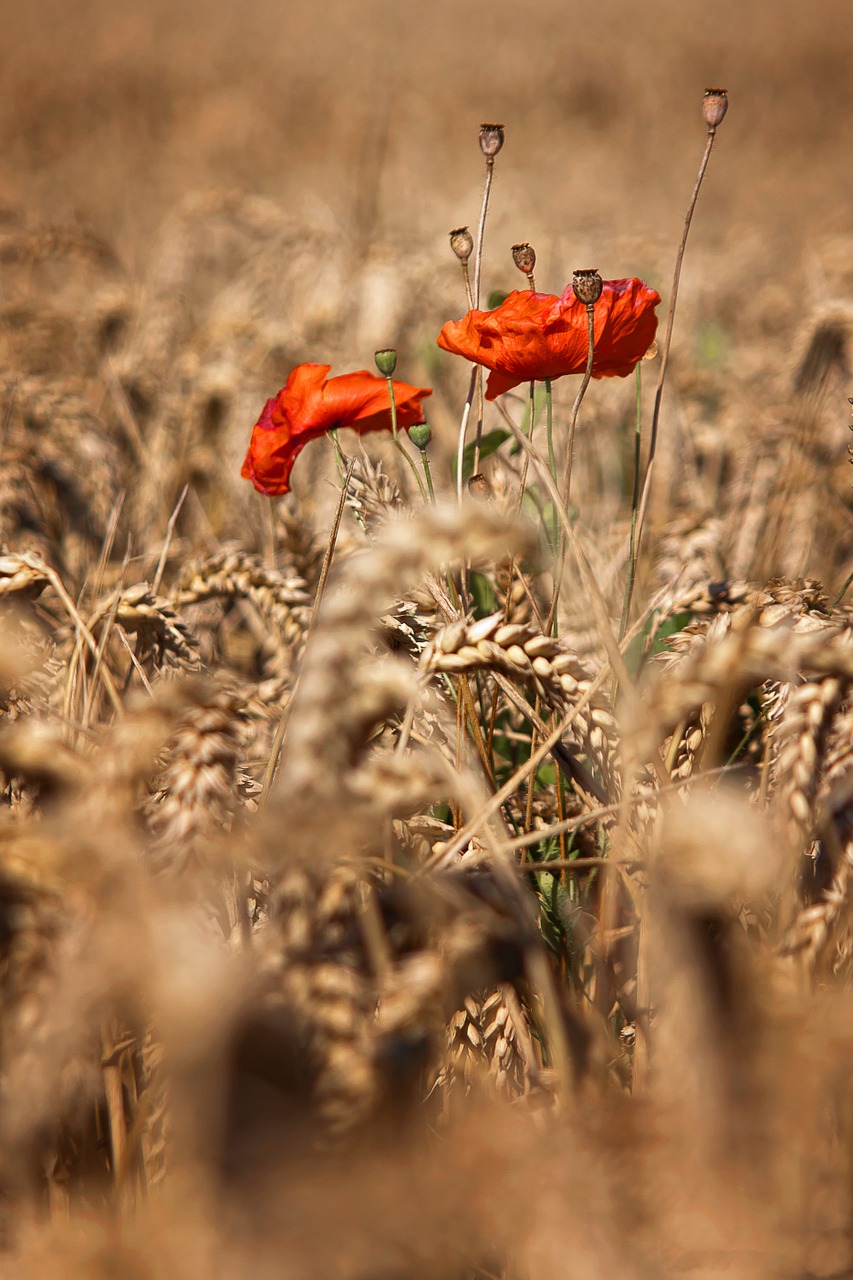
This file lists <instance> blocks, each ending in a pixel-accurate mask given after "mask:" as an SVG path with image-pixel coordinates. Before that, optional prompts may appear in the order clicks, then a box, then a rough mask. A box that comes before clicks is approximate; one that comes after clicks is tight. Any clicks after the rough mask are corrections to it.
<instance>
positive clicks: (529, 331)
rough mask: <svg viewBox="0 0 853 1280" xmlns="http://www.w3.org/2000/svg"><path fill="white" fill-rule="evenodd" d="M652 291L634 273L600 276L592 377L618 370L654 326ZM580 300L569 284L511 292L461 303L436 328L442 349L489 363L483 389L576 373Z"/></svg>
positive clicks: (583, 329)
mask: <svg viewBox="0 0 853 1280" xmlns="http://www.w3.org/2000/svg"><path fill="white" fill-rule="evenodd" d="M660 300H661V299H660V294H659V293H657V291H656V290H655V289H652V288H650V287H649V285H647V284H644V283H643V281H642V280H636V279H629V280H606V281H605V282H604V287H603V289H602V293H601V298H600V300H599V301H598V302H597V303H596V305H595V324H594V335H595V351H594V360H593V366H592V376H593V377H594V378H610V377H625V376H626V374H629V373H630V372H631V370H632V369H633V368H634V366H635V365H636V364H637V362H638V361H639V360H641V359H642V358H643V356H644V355H645V353H646V352H647V351H648V349H649V347H650V346H651V344H652V342H653V341H654V336H655V333H656V331H657V323H658V322H657V316H656V315H655V307H656V306H657V305H658V303H659V302H660ZM587 341H588V339H587V315H586V307H585V306H584V304H583V303H582V302H578V300H577V298H576V297H575V294H574V290H573V289H572V288H571V286H569V288H568V289H567V290H566V292H565V293H564V294H563V295H562V297H560V298H557V297H555V296H554V294H549V293H532V292H530V291H529V290H525V291H524V292H514V293H511V294H510V295H509V296H508V297H507V298H506V300H505V301H504V302H502V303H501V305H500V306H499V307H497V308H496V309H495V310H494V311H469V312H468V314H467V315H465V316H463V317H462V319H461V320H451V321H449V322H448V323H447V324H446V325H445V326H444V327H443V329H442V330H441V333H440V334H439V336H438V345H439V346H440V347H443V348H444V350H445V351H452V352H454V353H455V354H456V355H461V356H465V357H466V359H468V360H471V361H473V362H474V363H475V364H482V365H484V366H485V367H486V368H487V369H490V370H491V375H490V377H489V381H488V384H487V388H486V397H487V399H489V400H494V399H496V397H497V396H499V395H502V394H503V393H504V392H505V391H510V390H512V388H513V387H517V386H518V385H519V384H520V383H522V382H534V381H535V382H540V381H542V380H543V379H545V378H552V379H553V378H561V377H563V376H564V375H565V374H569V373H582V372H583V371H584V369H585V368H586V361H587Z"/></svg>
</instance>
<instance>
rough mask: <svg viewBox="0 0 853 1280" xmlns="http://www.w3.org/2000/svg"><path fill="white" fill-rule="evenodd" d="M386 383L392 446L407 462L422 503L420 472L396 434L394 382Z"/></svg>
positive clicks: (424, 496)
mask: <svg viewBox="0 0 853 1280" xmlns="http://www.w3.org/2000/svg"><path fill="white" fill-rule="evenodd" d="M386 381H387V383H388V395H389V397H390V399H391V434H392V436H393V437H394V444H395V445H396V447H397V449H398V450H399V452H400V453H401V454H402V455H403V457H404V458H405V459H406V462H408V464H409V466H410V467H411V470H412V475H413V476H414V477H415V479H416V480H417V482H418V488H419V489H420V491H421V497H422V498H423V500H424V502H426V500H427V496H426V489H425V488H424V482H423V480H422V479H421V476H420V472H419V471H418V469H417V467H416V466H415V463H414V460H413V459H412V458H410V457H409V455H408V453H406V450H405V449H404V448H403V442H402V441H401V439H400V437H399V435H398V434H397V401H396V400H395V398H394V382H393V379H391V378H387V379H386Z"/></svg>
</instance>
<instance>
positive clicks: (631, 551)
mask: <svg viewBox="0 0 853 1280" xmlns="http://www.w3.org/2000/svg"><path fill="white" fill-rule="evenodd" d="M641 369H642V365H641V364H638V365H637V366H636V383H637V412H636V417H635V426H634V487H633V490H632V492H631V540H630V543H629V546H628V577H627V579H626V581H625V597H624V599H623V601H622V620H621V622H620V623H619V643H620V644H621V643H622V641H623V640H624V638H625V631H626V630H627V627H628V610H629V609H630V607H631V597H632V595H633V594H634V578H635V576H636V573H637V515H638V512H639V509H640V435H641V430H642V425H643V400H642V389H643V379H642V374H641V372H640V370H641Z"/></svg>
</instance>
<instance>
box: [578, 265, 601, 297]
mask: <svg viewBox="0 0 853 1280" xmlns="http://www.w3.org/2000/svg"><path fill="white" fill-rule="evenodd" d="M572 288H573V289H574V291H575V297H576V298H577V300H578V302H585V303H586V305H587V306H588V307H591V306H592V305H593V304H594V303H596V302H598V299H599V298H600V297H601V288H602V279H601V276H600V275H599V274H598V272H597V271H596V270H595V268H594V267H593V268H592V270H587V271H576V272H575V273H574V275H573V276H572Z"/></svg>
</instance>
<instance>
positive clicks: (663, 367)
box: [625, 125, 717, 617]
mask: <svg viewBox="0 0 853 1280" xmlns="http://www.w3.org/2000/svg"><path fill="white" fill-rule="evenodd" d="M716 136H717V126H716V125H709V127H708V138H707V141H706V142H705V150H704V152H703V155H702V161H701V163H700V165H699V173H698V175H697V177H696V183H695V185H694V187H693V194H692V195H691V197H690V203H689V205H688V206H687V214H686V216H685V219H684V230H683V231H682V233H681V244H680V245H679V246H678V253H677V255H676V259H675V271H674V273H673V277H672V293H671V295H670V299H669V312H668V314H667V317H666V334H665V336H664V340H663V354H662V355H661V362H660V372H659V374H658V382H657V386H656V388H655V405H654V409H653V411H652V429H651V437H650V440H649V460H648V462H647V463H646V474H645V478H644V480H643V492H642V497H641V498H640V510H639V514H638V516H637V537H636V545H635V549H634V561H635V568H636V561H637V560H638V559H639V556H640V543H641V541H642V537H643V528H644V525H645V519H646V509H647V507H648V505H649V494H650V492H651V487H652V473H653V471H654V461H655V452H656V450H657V442H658V425H659V423H660V409H661V401H662V399H663V385H664V382H665V381H666V372H667V368H668V366H669V349H670V344H671V343H672V330H673V325H674V322H675V305H676V302H677V301H678V286H679V283H680V281H681V264H682V263H683V261H684V250H685V248H686V246H687V236H688V234H689V232H690V224H691V222H692V221H693V214H694V212H695V209H696V202H697V200H698V199H699V191H700V189H701V187H702V182H703V180H704V178H705V170H706V169H707V168H708V161H709V160H710V158H711V150H712V148H713V146H714V139H715V137H716ZM633 589H634V579H633V577H632V580H631V592H632V593H633ZM626 604H627V607H626V613H625V616H626V617H627V616H628V611H629V610H630V608H631V597H630V596H629V597H628V599H627V602H626Z"/></svg>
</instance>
